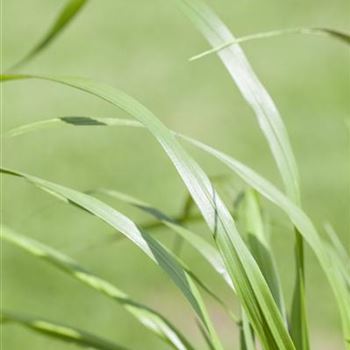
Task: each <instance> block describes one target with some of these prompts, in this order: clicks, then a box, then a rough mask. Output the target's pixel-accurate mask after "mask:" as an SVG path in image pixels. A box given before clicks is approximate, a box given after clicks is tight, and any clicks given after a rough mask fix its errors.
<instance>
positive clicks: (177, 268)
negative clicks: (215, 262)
mask: <svg viewBox="0 0 350 350" xmlns="http://www.w3.org/2000/svg"><path fill="white" fill-rule="evenodd" d="M0 173H3V174H7V175H11V176H15V177H20V178H23V179H25V180H27V181H29V182H30V183H32V184H33V185H35V186H37V187H38V188H40V189H41V190H44V191H46V192H47V193H49V194H51V195H53V196H55V197H57V198H58V199H60V200H63V201H64V202H66V203H68V204H74V205H76V206H78V207H79V208H81V209H83V210H85V211H87V212H89V213H91V214H93V215H95V216H96V217H98V218H100V219H101V220H103V221H104V222H106V223H107V224H109V225H110V226H112V227H114V228H115V229H116V230H118V231H119V232H121V233H122V234H124V235H125V236H126V237H127V238H128V239H129V240H130V241H132V242H133V243H134V244H135V245H136V246H138V247H139V248H140V249H141V250H142V251H143V252H144V253H145V254H146V255H147V256H148V257H149V258H150V259H151V260H153V261H154V262H155V263H156V264H157V265H158V266H159V267H161V268H162V269H163V270H164V272H165V273H166V274H167V275H168V276H169V277H170V278H171V279H172V280H173V282H174V283H175V285H176V286H177V287H178V288H179V289H180V290H181V292H182V293H183V295H184V296H185V297H186V299H187V300H188V301H189V302H190V304H191V306H192V308H193V310H194V311H195V312H196V315H197V316H198V318H199V319H200V320H201V322H203V324H204V326H205V327H206V328H207V330H208V332H209V333H210V335H211V337H212V341H213V342H214V343H215V344H216V346H217V349H221V344H220V341H219V338H218V337H217V335H216V332H215V329H214V327H213V325H212V323H211V320H210V318H209V315H208V313H207V310H206V307H205V304H204V302H203V300H202V298H201V296H200V293H199V291H198V289H197V287H196V286H195V284H194V282H193V277H192V275H190V274H189V272H188V271H187V270H186V269H185V268H184V267H183V266H182V265H181V264H180V263H179V262H178V260H177V259H176V258H175V257H174V256H173V255H172V254H171V253H170V252H169V251H168V250H167V249H166V248H165V247H164V246H163V245H162V244H161V243H159V242H158V241H157V240H155V239H154V238H153V237H152V236H151V235H149V234H148V233H147V232H145V231H141V230H140V229H139V228H138V227H137V226H136V225H135V224H134V222H133V221H131V220H130V219H129V218H128V217H126V216H125V215H123V214H121V213H120V212H118V211H116V210H115V209H113V208H112V207H110V206H108V205H107V204H105V203H104V202H102V201H100V200H98V199H96V198H94V197H91V196H89V195H87V194H85V193H81V192H78V191H75V190H73V189H70V188H68V187H64V186H61V185H58V184H56V183H53V182H49V181H47V180H44V179H41V178H38V177H35V176H31V175H28V174H24V173H21V172H18V171H15V170H9V169H5V168H0Z"/></svg>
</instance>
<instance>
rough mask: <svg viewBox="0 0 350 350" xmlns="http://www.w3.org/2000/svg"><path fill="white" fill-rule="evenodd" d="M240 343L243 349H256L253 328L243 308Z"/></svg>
mask: <svg viewBox="0 0 350 350" xmlns="http://www.w3.org/2000/svg"><path fill="white" fill-rule="evenodd" d="M240 345H241V347H240V348H241V350H256V347H255V341H254V334H253V330H252V328H251V326H250V323H249V320H248V318H247V315H246V313H245V312H244V310H242V322H241V334H240Z"/></svg>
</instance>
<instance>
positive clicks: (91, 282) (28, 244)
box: [0, 225, 194, 350]
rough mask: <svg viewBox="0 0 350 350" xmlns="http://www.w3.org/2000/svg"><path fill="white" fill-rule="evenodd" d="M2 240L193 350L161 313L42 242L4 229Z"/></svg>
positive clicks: (179, 345)
mask: <svg viewBox="0 0 350 350" xmlns="http://www.w3.org/2000/svg"><path fill="white" fill-rule="evenodd" d="M0 239H2V240H5V241H7V242H9V243H11V244H14V245H16V246H17V247H19V248H21V249H23V250H25V251H27V252H28V253H30V254H32V255H33V256H35V257H38V258H39V259H42V260H44V261H46V262H48V263H50V264H51V265H53V266H55V267H57V268H58V269H60V270H62V271H64V272H65V273H67V274H69V275H71V276H72V277H73V278H75V279H77V280H78V281H80V282H82V283H84V284H85V285H87V286H89V287H91V288H93V289H95V290H97V291H99V292H100V293H103V294H104V295H106V296H108V297H110V298H112V299H113V300H115V301H117V302H118V303H120V304H121V305H123V306H124V307H125V309H126V310H127V311H129V312H130V313H131V314H132V315H133V316H134V317H135V318H136V319H137V320H138V321H139V322H140V323H141V324H143V325H144V326H145V327H147V328H148V329H149V330H150V331H152V332H153V333H154V334H156V335H157V336H158V337H160V338H161V339H162V340H163V341H165V342H167V343H168V344H170V345H172V346H173V348H174V349H177V350H193V349H194V348H193V347H192V345H191V344H190V343H189V341H188V340H187V339H186V338H185V337H184V336H183V335H182V334H181V333H180V332H179V331H178V330H177V329H176V328H175V327H174V326H173V325H172V324H171V323H170V322H169V321H168V320H167V319H166V318H165V317H164V316H162V315H161V314H160V313H158V312H157V311H155V310H152V309H151V308H149V307H147V306H146V305H142V304H141V303H139V302H136V301H134V300H132V299H131V298H130V297H129V296H128V295H127V294H126V293H124V292H123V291H121V290H120V289H118V288H117V287H116V286H114V285H113V284H111V283H109V282H107V281H105V280H103V279H101V278H100V277H98V276H96V275H95V274H93V273H91V272H89V271H87V270H86V269H84V268H82V267H81V266H79V264H78V263H77V262H75V261H74V260H73V259H71V258H70V257H68V256H66V255H64V254H62V253H61V252H59V251H57V250H55V249H52V248H51V247H48V246H46V245H44V244H42V243H40V242H37V241H35V240H33V239H29V238H27V237H25V236H23V235H20V234H18V233H16V232H14V231H13V230H11V229H10V228H8V227H6V226H3V225H1V232H0Z"/></svg>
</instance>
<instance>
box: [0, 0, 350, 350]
mask: <svg viewBox="0 0 350 350" xmlns="http://www.w3.org/2000/svg"><path fill="white" fill-rule="evenodd" d="M85 3H86V1H77V0H73V1H69V2H68V3H67V5H66V7H65V8H64V9H63V12H62V13H61V15H60V16H58V19H57V21H56V22H55V23H54V25H53V27H52V29H51V30H50V31H49V32H48V34H47V35H46V36H45V37H44V39H43V40H42V41H41V42H40V43H39V44H38V45H37V46H35V48H34V49H33V50H32V51H31V52H30V53H29V54H28V55H27V56H26V57H25V58H24V59H23V60H21V61H20V63H21V64H24V63H26V62H27V61H29V60H30V59H32V58H34V57H35V55H36V54H38V53H39V52H40V51H41V50H43V49H44V48H45V47H46V46H47V45H48V44H49V43H50V42H51V41H52V40H53V39H54V38H55V37H56V36H57V35H58V34H59V32H60V31H61V30H63V28H64V27H65V25H66V24H67V23H69V22H70V20H71V19H72V18H73V17H74V16H75V15H76V14H77V13H78V12H79V10H80V9H82V8H83V5H84V4H85ZM176 3H178V5H179V6H180V7H181V8H182V10H183V11H184V12H185V13H186V14H187V16H188V17H189V18H190V20H191V21H192V22H193V23H194V24H195V25H196V27H197V28H198V29H199V31H200V32H201V33H202V34H203V35H204V37H205V38H206V39H207V40H208V42H209V43H210V45H211V46H212V47H213V49H211V50H209V51H207V52H205V54H203V55H201V57H202V56H204V55H206V54H209V53H214V52H215V53H217V54H218V56H219V58H220V59H221V61H222V62H223V64H224V65H225V67H226V68H227V71H228V73H229V74H230V75H231V77H232V79H233V81H234V82H235V84H236V85H237V87H238V88H239V89H240V91H241V93H242V95H243V97H244V98H245V100H246V102H247V103H248V104H249V105H250V107H251V108H252V110H253V111H254V113H255V115H256V119H257V122H258V124H259V125H260V127H261V130H262V132H263V134H264V136H265V138H266V141H267V143H268V145H269V147H270V150H271V153H272V155H273V157H274V159H275V162H276V165H277V168H278V170H279V173H280V175H281V177H282V180H283V183H284V188H285V193H283V192H282V191H280V190H279V189H277V188H276V186H274V184H272V183H271V182H269V181H268V180H266V179H264V178H263V177H262V176H261V175H259V174H258V173H256V172H255V171H253V170H252V169H250V168H249V167H247V166H246V165H244V164H242V163H241V162H239V161H237V160H236V159H234V158H233V157H232V156H229V155H227V154H224V153H223V152H220V151H219V150H217V149H215V148H213V147H210V146H209V145H206V144H204V143H202V142H200V141H198V140H195V139H193V138H190V137H188V136H185V135H182V134H179V133H176V132H174V131H172V130H169V129H168V128H167V127H166V126H165V125H164V124H163V123H162V122H161V121H160V120H159V119H158V118H157V117H156V116H155V115H154V114H153V113H152V112H151V111H150V110H149V109H147V108H146V107H145V106H144V105H142V104H141V103H140V102H139V101H137V100H135V99H134V98H133V97H131V96H129V95H127V94H125V93H124V92H123V91H121V90H117V89H115V88H113V87H110V86H107V85H104V84H101V83H98V82H95V81H92V80H88V79H83V78H65V77H57V76H51V75H50V76H46V75H45V76H38V75H28V74H15V73H14V74H5V75H2V76H1V81H2V82H6V81H11V80H24V79H41V80H45V81H48V82H53V83H57V84H61V85H64V86H68V87H71V88H74V89H79V90H82V91H84V92H86V93H88V94H90V95H95V96H97V97H99V98H101V99H103V100H105V101H106V102H108V103H111V104H112V105H114V106H116V107H118V108H120V109H122V110H123V111H125V112H126V113H127V114H129V115H130V116H132V117H133V118H134V120H130V119H116V118H95V117H92V116H69V117H67V116H66V117H60V118H55V119H52V120H46V121H42V122H39V123H34V124H29V125H24V126H20V127H19V128H16V129H15V130H12V131H10V132H9V133H8V134H7V136H8V137H14V136H18V135H20V134H22V133H25V132H32V131H34V130H37V129H41V128H43V127H48V126H55V125H62V126H74V127H82V126H84V127H86V126H89V127H116V126H123V127H138V128H144V129H145V130H147V131H148V132H149V133H151V135H153V136H154V138H155V139H156V140H157V141H158V142H159V144H160V146H161V147H162V148H163V150H164V151H165V153H166V154H167V156H168V157H169V159H170V160H171V161H172V163H173V164H174V167H175V169H176V171H177V172H178V174H179V175H180V176H181V178H182V180H183V182H184V184H185V186H186V188H187V190H188V193H189V198H190V199H189V200H187V201H186V205H185V207H184V211H183V216H180V218H171V217H169V216H168V215H166V214H165V213H163V212H162V211H161V210H160V209H157V208H154V207H153V206H151V205H149V204H148V203H145V202H144V201H141V200H139V199H136V198H134V197H132V196H130V195H127V194H125V193H121V192H118V191H115V190H111V189H104V190H101V189H99V190H95V191H89V192H88V193H83V192H79V191H76V190H74V189H71V188H68V187H66V186H62V185H59V184H56V183H53V182H50V181H47V180H45V179H42V178H39V177H36V176H32V175H28V174H26V173H23V172H20V171H17V170H13V169H7V168H5V167H2V168H1V173H2V174H4V175H8V176H13V177H19V178H22V179H25V180H27V181H28V182H29V183H31V184H33V185H35V186H36V187H38V188H39V189H41V190H44V191H46V192H47V193H48V194H50V195H53V196H55V197H56V198H58V199H60V200H63V201H65V202H66V203H67V204H68V205H73V206H75V207H78V208H80V209H82V210H83V211H84V212H85V213H86V212H87V213H89V214H91V215H94V216H96V217H97V218H99V219H101V220H103V221H104V222H106V223H107V224H108V225H110V226H111V227H113V228H114V229H116V231H118V232H120V233H122V234H123V235H124V236H125V237H126V238H128V239H129V240H130V241H131V242H133V243H134V244H135V245H136V246H137V247H138V248H139V249H141V250H142V251H143V252H144V253H145V255H146V256H147V257H148V258H150V260H152V261H153V262H154V263H156V264H157V265H158V266H159V267H160V268H161V269H162V270H163V271H164V272H165V273H166V274H167V275H168V276H169V278H170V279H171V280H172V281H173V282H174V285H175V286H176V287H177V288H178V289H179V290H180V291H181V292H182V294H183V295H184V297H185V298H186V299H187V301H188V302H189V304H190V305H191V306H192V309H193V312H194V314H195V316H196V318H197V321H198V325H199V328H200V330H201V333H202V335H203V338H204V340H205V341H206V343H207V345H208V347H209V348H210V349H214V350H222V349H224V347H223V345H222V339H220V337H219V336H218V333H217V331H216V328H215V324H214V323H213V321H212V319H211V317H210V315H209V313H208V311H207V308H206V305H205V302H204V300H203V298H202V296H201V293H200V289H199V288H198V287H200V288H202V289H203V290H204V291H205V292H207V293H209V294H210V295H211V296H213V297H214V298H215V299H216V300H217V301H218V302H219V304H221V306H224V308H225V309H226V311H228V314H229V315H230V316H231V318H232V319H233V321H234V324H235V325H233V327H234V326H236V327H239V329H240V334H241V339H240V343H241V348H242V349H249V350H250V349H258V348H259V347H260V346H261V347H263V348H264V349H285V350H293V349H298V350H299V349H301V350H307V349H309V348H310V344H309V331H308V322H307V319H308V318H307V313H306V309H307V307H306V296H305V295H306V293H305V285H306V284H307V281H305V276H304V268H305V267H304V242H305V243H307V244H308V246H309V248H310V249H311V250H312V251H313V252H314V254H315V256H316V258H317V259H318V262H319V264H320V266H321V267H322V269H323V271H324V273H325V275H326V277H327V279H328V281H329V284H330V286H331V288H332V290H333V292H334V297H335V300H336V302H337V304H338V307H339V314H340V316H341V320H342V330H343V336H344V344H345V346H346V347H347V348H350V346H349V343H348V341H349V338H350V295H349V280H350V275H349V269H348V268H347V265H348V264H349V257H348V255H347V253H346V250H345V248H344V247H343V246H342V244H341V242H340V241H339V240H338V239H337V236H336V235H335V234H334V232H333V231H332V230H331V229H329V228H328V230H327V231H328V232H329V237H330V239H327V240H326V239H324V238H322V236H321V235H320V233H319V232H318V231H317V229H316V228H315V225H314V224H313V222H312V221H311V219H310V218H309V217H308V215H307V214H306V213H305V211H304V210H303V209H302V206H301V193H300V186H299V178H298V169H297V162H296V160H295V157H294V154H293V151H292V147H291V144H290V142H289V137H288V134H287V130H286V128H285V125H284V123H283V120H282V118H281V116H280V114H279V112H278V110H277V108H276V106H275V104H274V102H273V100H272V98H271V97H270V95H269V93H268V92H267V90H266V89H265V88H264V86H263V85H262V83H261V82H260V81H259V79H258V78H257V76H256V75H255V73H254V71H253V69H252V67H251V66H250V64H249V62H248V60H247V58H246V57H245V54H244V52H243V50H242V49H241V47H240V46H239V45H238V43H239V42H243V41H245V40H251V39H256V38H262V37H269V36H272V35H281V34H286V33H290V32H291V31H290V30H289V31H288V30H287V31H278V32H273V33H270V34H257V35H255V36H250V37H246V38H242V39H235V38H234V37H233V35H232V34H231V32H230V31H229V29H228V28H227V27H226V26H225V25H224V24H223V23H222V22H221V20H220V19H219V18H218V17H217V16H216V15H215V13H214V12H213V11H212V10H211V9H210V8H208V7H207V6H206V5H204V4H202V3H201V2H199V1H197V0H192V1H190V0H178V1H176ZM293 32H302V33H304V32H307V33H310V32H312V33H315V32H317V34H319V33H326V34H328V35H330V36H331V37H334V38H336V39H341V40H342V41H343V42H345V43H349V38H350V37H349V36H348V35H347V34H346V33H343V32H339V31H335V30H332V29H317V30H316V29H309V30H306V29H303V30H293ZM197 58H199V57H197ZM18 66H19V65H15V68H17V67H18ZM180 141H181V142H183V141H184V142H187V143H189V144H191V145H192V146H194V147H196V148H198V149H200V150H202V151H203V152H205V153H206V154H208V155H211V156H212V157H214V158H215V159H216V160H218V161H219V162H221V163H223V164H225V165H226V166H227V167H228V169H229V170H230V171H232V172H233V173H235V174H236V175H238V176H240V177H241V178H242V179H243V180H244V181H245V182H246V184H247V188H245V190H244V195H243V197H242V198H243V199H242V198H241V199H240V201H239V205H237V206H235V208H234V213H232V210H230V208H229V207H228V206H227V204H226V203H225V202H224V201H223V200H222V198H221V196H220V194H219V192H218V191H217V189H216V187H215V185H214V181H212V180H211V179H210V178H209V177H208V176H207V175H206V174H205V172H204V171H203V170H202V168H201V167H200V166H199V164H198V163H197V162H196V161H195V160H194V159H193V158H192V157H191V156H190V154H189V153H188V151H186V150H185V148H184V147H183V145H182V143H181V142H180ZM101 193H102V194H103V195H108V196H113V197H114V198H117V199H118V200H121V201H123V202H126V203H127V204H129V205H132V206H135V207H137V208H139V209H140V210H143V211H144V212H146V213H147V214H149V215H151V216H152V217H153V219H154V220H155V221H154V226H152V225H151V226H149V227H148V229H146V228H143V227H141V226H140V225H137V224H136V223H135V222H134V221H133V220H132V219H131V218H129V217H127V216H126V215H124V214H122V213H121V212H119V211H117V210H116V209H114V208H112V207H111V206H109V205H107V204H106V203H104V202H103V201H102V200H100V199H97V198H96V195H97V194H101ZM262 199H265V200H268V201H271V202H272V203H274V204H275V205H276V206H277V207H278V208H279V209H280V210H282V211H283V212H285V213H286V214H287V217H288V219H289V221H290V222H291V223H292V225H293V227H294V234H295V265H296V275H295V284H294V290H293V302H292V305H291V306H290V307H288V305H286V303H285V301H284V297H283V286H282V285H281V282H280V278H279V276H278V273H277V269H276V266H275V265H276V262H275V258H274V254H273V251H272V248H271V245H270V240H269V235H268V230H267V227H266V221H265V219H264V215H263V213H262V210H261V201H262ZM193 205H196V206H197V208H198V210H199V212H200V215H201V217H202V219H203V220H204V221H205V222H206V223H207V225H208V227H209V229H210V232H211V234H212V240H211V241H210V242H208V241H207V240H205V239H203V238H202V237H201V236H200V235H199V234H197V233H195V232H192V231H190V230H189V229H188V228H187V227H186V223H187V220H188V219H189V215H188V213H189V207H191V206H193ZM238 207H239V208H238ZM237 222H239V225H237ZM157 225H164V226H166V227H167V228H168V229H169V230H171V231H172V232H174V233H175V235H176V236H177V237H179V239H180V240H181V241H183V242H185V243H187V244H189V245H190V246H192V248H193V249H195V250H197V251H198V252H199V253H200V254H201V255H202V257H203V258H204V259H205V260H206V261H207V262H208V264H209V265H211V266H212V268H213V269H214V271H216V272H217V273H218V274H219V275H220V276H221V277H222V278H223V280H224V281H225V282H226V283H227V284H228V286H229V288H230V289H231V291H232V293H233V294H234V295H235V296H236V298H237V301H238V302H239V303H240V312H239V314H240V316H237V314H238V312H237V311H236V312H233V311H232V310H230V309H229V308H228V307H227V306H226V304H225V302H224V301H223V300H221V299H220V298H219V297H217V296H216V295H215V293H214V292H213V291H212V287H211V286H208V285H206V284H205V282H204V281H202V280H201V279H200V278H198V276H197V275H196V272H195V271H193V269H192V268H191V266H187V264H186V263H185V262H183V261H182V259H181V257H180V254H179V251H178V250H174V251H171V249H169V248H168V247H166V246H164V245H163V244H162V243H160V241H159V240H158V239H157V238H156V237H155V236H154V235H151V233H150V232H149V231H151V230H152V228H154V227H155V226H157ZM0 237H1V239H2V240H6V241H7V242H9V243H12V244H15V245H16V246H17V247H19V248H21V249H24V250H26V251H27V252H29V253H30V254H32V255H33V256H34V257H37V258H40V259H43V260H44V261H46V262H48V263H50V264H52V265H54V266H55V267H57V268H59V269H60V270H62V271H64V272H66V273H68V274H69V275H71V276H72V277H73V278H75V279H77V280H79V281H80V282H82V283H84V284H85V285H87V286H89V287H90V288H93V289H95V290H96V291H97V292H99V293H102V294H104V295H106V296H108V297H110V298H112V299H113V300H115V301H116V302H118V303H120V304H122V305H123V306H124V307H125V308H126V309H127V310H128V311H129V312H130V313H131V314H132V315H133V316H134V317H135V318H136V319H137V320H138V321H139V322H140V323H141V324H143V325H144V326H145V327H146V328H147V329H148V330H149V331H150V332H152V333H154V334H155V335H156V336H158V337H160V339H162V340H163V341H164V342H165V343H167V344H168V345H169V346H171V347H172V348H174V349H178V350H193V349H195V348H196V347H195V346H194V345H193V344H192V341H189V340H188V337H187V336H185V335H184V334H182V333H181V332H180V331H179V330H178V329H177V328H176V327H175V326H174V325H173V324H172V323H171V322H169V321H168V320H167V319H166V318H165V317H164V316H162V315H161V313H159V312H158V311H156V310H153V309H151V308H149V307H148V306H146V305H143V304H142V303H139V302H137V301H134V300H132V299H131V298H130V297H129V296H128V295H127V294H126V293H124V292H123V291H121V290H120V289H119V288H117V287H116V286H114V285H112V284H110V283H109V282H108V281H105V280H103V279H101V278H100V277H98V276H96V275H95V274H93V273H91V272H89V271H87V270H86V269H84V268H83V267H81V266H80V265H79V264H78V263H77V262H75V261H73V260H72V259H71V258H69V257H67V256H65V255H64V254H62V253H60V252H58V251H56V250H53V249H52V248H50V247H47V246H45V245H43V244H41V243H39V242H36V241H34V240H31V239H29V238H27V237H26V236H25V235H23V234H18V233H15V232H14V231H13V230H12V229H10V228H8V227H6V226H2V230H1V236H0ZM1 320H2V322H3V323H5V322H8V321H11V322H16V323H19V324H22V325H23V326H26V327H29V328H31V329H32V330H34V331H37V332H40V333H43V334H45V335H49V336H52V337H55V338H58V339H61V340H66V341H70V342H74V343H76V344H77V345H80V346H83V347H89V348H96V349H102V350H103V349H124V348H123V347H121V346H119V345H117V344H114V343H111V342H109V341H105V340H103V339H100V338H99V337H97V336H95V335H92V334H89V333H87V332H84V331H81V330H77V329H75V328H72V327H68V326H62V325H59V324H56V323H54V322H48V321H43V320H41V318H39V319H38V318H36V317H31V316H24V315H22V313H20V314H19V313H18V312H12V311H11V312H10V311H2V317H1Z"/></svg>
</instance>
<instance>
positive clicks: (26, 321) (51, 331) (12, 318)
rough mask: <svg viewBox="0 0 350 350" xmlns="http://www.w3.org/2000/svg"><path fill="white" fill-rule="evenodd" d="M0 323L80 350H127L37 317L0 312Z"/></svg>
mask: <svg viewBox="0 0 350 350" xmlns="http://www.w3.org/2000/svg"><path fill="white" fill-rule="evenodd" d="M0 318H1V323H3V322H5V323H6V324H7V323H9V322H11V323H17V324H19V325H21V326H24V327H26V328H29V329H31V330H32V331H35V332H37V333H40V334H42V335H45V336H47V337H50V338H53V339H57V340H61V341H64V342H67V343H72V344H75V345H77V346H79V347H82V348H87V349H98V350H127V348H126V347H124V346H121V345H118V344H115V343H112V342H110V341H108V340H105V339H102V338H100V337H97V336H95V335H94V334H91V333H88V332H85V331H82V330H80V329H77V328H73V327H70V326H66V325H62V324H59V323H56V322H52V321H47V320H44V319H41V318H38V317H33V316H28V315H23V314H22V313H15V312H12V311H11V312H10V311H4V310H1V311H0Z"/></svg>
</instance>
